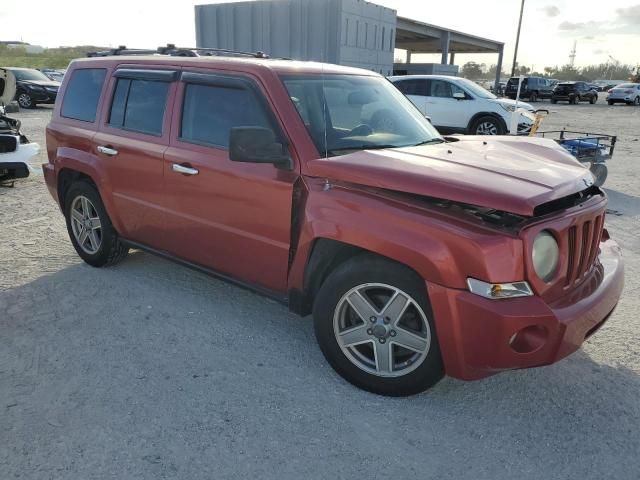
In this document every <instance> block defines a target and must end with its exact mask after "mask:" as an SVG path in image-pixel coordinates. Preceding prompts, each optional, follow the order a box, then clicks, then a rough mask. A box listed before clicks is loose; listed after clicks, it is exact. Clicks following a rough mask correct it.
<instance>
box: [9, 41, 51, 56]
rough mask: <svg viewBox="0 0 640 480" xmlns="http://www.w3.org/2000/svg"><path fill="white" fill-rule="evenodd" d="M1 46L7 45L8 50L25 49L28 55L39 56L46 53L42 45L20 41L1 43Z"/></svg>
mask: <svg viewBox="0 0 640 480" xmlns="http://www.w3.org/2000/svg"><path fill="white" fill-rule="evenodd" d="M0 45H5V46H6V47H7V48H24V49H25V51H26V52H27V53H30V54H38V53H42V52H44V47H41V46H40V45H31V44H30V43H26V42H19V41H0Z"/></svg>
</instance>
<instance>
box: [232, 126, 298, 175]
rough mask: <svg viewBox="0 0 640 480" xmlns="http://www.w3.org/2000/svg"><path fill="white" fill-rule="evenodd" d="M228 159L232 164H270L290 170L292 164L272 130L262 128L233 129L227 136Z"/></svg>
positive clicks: (284, 148)
mask: <svg viewBox="0 0 640 480" xmlns="http://www.w3.org/2000/svg"><path fill="white" fill-rule="evenodd" d="M229 158H230V159H231V161H233V162H245V163H271V164H273V165H275V166H276V167H278V168H282V169H285V170H291V169H292V168H293V162H292V161H291V157H290V156H289V155H288V153H287V151H286V147H285V146H284V145H283V144H282V143H281V142H279V141H277V139H276V135H275V133H274V132H273V130H271V129H269V128H263V127H233V128H232V129H231V133H230V134H229Z"/></svg>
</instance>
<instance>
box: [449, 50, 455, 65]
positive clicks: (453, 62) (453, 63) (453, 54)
mask: <svg viewBox="0 0 640 480" xmlns="http://www.w3.org/2000/svg"><path fill="white" fill-rule="evenodd" d="M455 62H456V52H451V54H450V55H449V65H455V64H456V63H455Z"/></svg>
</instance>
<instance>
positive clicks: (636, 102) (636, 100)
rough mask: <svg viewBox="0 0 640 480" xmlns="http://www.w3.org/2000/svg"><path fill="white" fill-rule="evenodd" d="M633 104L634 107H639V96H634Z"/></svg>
mask: <svg viewBox="0 0 640 480" xmlns="http://www.w3.org/2000/svg"><path fill="white" fill-rule="evenodd" d="M633 104H634V105H635V106H636V107H640V96H637V97H636V99H635V101H634V102H633Z"/></svg>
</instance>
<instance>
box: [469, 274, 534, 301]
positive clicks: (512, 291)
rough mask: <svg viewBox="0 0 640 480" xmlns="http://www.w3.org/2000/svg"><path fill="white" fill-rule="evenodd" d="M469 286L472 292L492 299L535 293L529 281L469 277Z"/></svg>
mask: <svg viewBox="0 0 640 480" xmlns="http://www.w3.org/2000/svg"><path fill="white" fill-rule="evenodd" d="M467 286H468V287H469V291H470V292H471V293H475V294H476V295H480V296H481V297H484V298H489V299H491V300H499V299H501V298H515V297H530V296H531V295H533V292H532V291H531V287H529V284H528V283H527V282H512V283H487V282H483V281H482V280H478V279H475V278H467Z"/></svg>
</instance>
